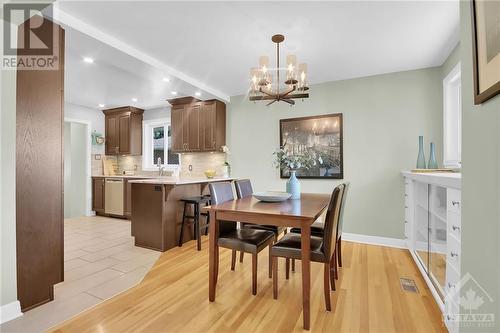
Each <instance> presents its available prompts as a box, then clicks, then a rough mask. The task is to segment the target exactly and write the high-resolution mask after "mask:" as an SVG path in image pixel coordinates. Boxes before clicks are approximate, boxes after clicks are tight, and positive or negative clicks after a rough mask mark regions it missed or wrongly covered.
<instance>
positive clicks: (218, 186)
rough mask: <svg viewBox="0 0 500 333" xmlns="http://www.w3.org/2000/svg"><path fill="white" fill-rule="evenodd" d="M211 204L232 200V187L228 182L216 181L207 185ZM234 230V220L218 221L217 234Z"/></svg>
mask: <svg viewBox="0 0 500 333" xmlns="http://www.w3.org/2000/svg"><path fill="white" fill-rule="evenodd" d="M208 188H209V190H210V201H211V204H212V205H218V204H221V203H224V202H227V201H231V200H234V194H233V187H232V186H231V183H230V182H217V183H210V184H209V185H208ZM233 230H236V222H233V221H219V235H221V234H223V233H225V232H229V231H233Z"/></svg>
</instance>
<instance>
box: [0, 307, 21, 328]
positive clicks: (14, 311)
mask: <svg viewBox="0 0 500 333" xmlns="http://www.w3.org/2000/svg"><path fill="white" fill-rule="evenodd" d="M22 315H23V313H22V312H21V303H19V301H14V302H10V303H7V304H5V305H2V306H0V324H3V323H6V322H8V321H10V320H12V319H16V318H17V317H21V316H22Z"/></svg>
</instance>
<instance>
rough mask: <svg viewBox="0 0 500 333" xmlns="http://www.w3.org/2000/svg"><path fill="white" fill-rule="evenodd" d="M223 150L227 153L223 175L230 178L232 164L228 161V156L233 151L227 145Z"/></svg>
mask: <svg viewBox="0 0 500 333" xmlns="http://www.w3.org/2000/svg"><path fill="white" fill-rule="evenodd" d="M221 150H222V152H223V153H225V157H224V164H223V170H222V173H223V177H225V178H229V177H230V176H231V164H229V162H228V161H227V158H228V155H231V151H230V150H229V148H228V147H227V146H222V147H221Z"/></svg>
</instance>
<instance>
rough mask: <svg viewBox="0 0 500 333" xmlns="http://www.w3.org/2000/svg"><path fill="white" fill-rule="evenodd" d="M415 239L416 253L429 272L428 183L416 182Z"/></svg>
mask: <svg viewBox="0 0 500 333" xmlns="http://www.w3.org/2000/svg"><path fill="white" fill-rule="evenodd" d="M414 184H415V185H414V230H413V232H414V239H415V254H416V255H417V258H418V259H419V260H420V262H421V263H422V266H423V267H424V269H425V272H426V273H429V212H428V206H429V205H428V204H429V200H428V185H427V184H424V183H420V182H415V183H414Z"/></svg>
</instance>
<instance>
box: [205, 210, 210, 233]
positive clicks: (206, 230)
mask: <svg viewBox="0 0 500 333" xmlns="http://www.w3.org/2000/svg"><path fill="white" fill-rule="evenodd" d="M207 205H208V203H207V204H206V205H205V206H207ZM209 223H210V214H207V221H206V224H207V225H206V226H205V236H207V235H208V225H209Z"/></svg>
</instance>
